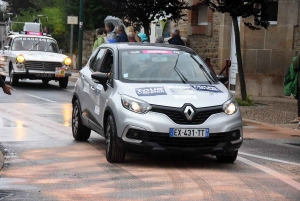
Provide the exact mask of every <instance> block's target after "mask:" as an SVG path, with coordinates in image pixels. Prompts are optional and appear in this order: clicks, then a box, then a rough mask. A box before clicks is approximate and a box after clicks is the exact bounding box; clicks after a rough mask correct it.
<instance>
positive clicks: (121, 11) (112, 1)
mask: <svg viewBox="0 0 300 201" xmlns="http://www.w3.org/2000/svg"><path fill="white" fill-rule="evenodd" d="M103 1H104V2H106V4H107V5H108V7H109V10H110V12H111V15H113V16H116V17H119V18H121V19H123V21H124V23H125V25H127V26H128V25H131V26H133V27H134V28H135V29H138V30H139V29H140V28H141V27H142V26H143V27H144V30H145V33H146V34H147V35H148V34H149V24H150V23H151V22H152V21H157V20H159V19H169V20H173V21H175V22H176V21H178V20H180V19H182V17H183V16H185V15H186V14H185V13H184V12H183V11H184V9H190V8H191V7H190V6H189V5H188V3H187V2H186V1H182V0H148V1H145V0H125V1H124V0H103Z"/></svg>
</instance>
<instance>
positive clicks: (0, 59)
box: [0, 31, 72, 88]
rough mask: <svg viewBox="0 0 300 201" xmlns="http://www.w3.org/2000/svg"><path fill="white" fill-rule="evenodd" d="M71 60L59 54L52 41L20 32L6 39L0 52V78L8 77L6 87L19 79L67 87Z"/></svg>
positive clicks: (16, 82) (34, 33) (54, 42)
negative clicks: (52, 81)
mask: <svg viewBox="0 0 300 201" xmlns="http://www.w3.org/2000/svg"><path fill="white" fill-rule="evenodd" d="M71 63H72V60H71V59H70V58H69V57H68V56H66V55H64V54H62V53H61V51H60V50H59V48H58V45H57V42H56V40H55V39H53V38H52V37H49V36H43V33H41V32H30V31H26V32H22V34H19V33H17V34H13V35H9V36H8V37H7V38H6V40H5V42H4V44H3V47H2V50H1V51H0V76H2V78H5V77H10V80H9V81H10V84H11V85H13V86H14V85H17V84H18V83H19V79H32V80H36V79H39V80H42V81H43V83H44V84H47V83H48V82H49V81H50V80H57V81H59V86H60V87H61V88H66V87H67V85H68V77H69V76H71V71H70V65H71Z"/></svg>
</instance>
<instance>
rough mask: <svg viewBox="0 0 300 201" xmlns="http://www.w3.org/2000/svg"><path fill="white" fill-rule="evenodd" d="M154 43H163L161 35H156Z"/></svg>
mask: <svg viewBox="0 0 300 201" xmlns="http://www.w3.org/2000/svg"><path fill="white" fill-rule="evenodd" d="M155 43H164V38H163V37H162V36H156V38H155Z"/></svg>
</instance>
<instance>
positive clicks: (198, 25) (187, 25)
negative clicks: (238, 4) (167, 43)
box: [173, 0, 300, 96]
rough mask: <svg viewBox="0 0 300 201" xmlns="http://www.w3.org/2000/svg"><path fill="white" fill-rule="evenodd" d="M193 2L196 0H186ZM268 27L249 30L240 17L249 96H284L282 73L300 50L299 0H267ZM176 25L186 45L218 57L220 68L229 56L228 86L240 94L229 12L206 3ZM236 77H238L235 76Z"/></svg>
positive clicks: (198, 51) (204, 54)
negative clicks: (223, 11)
mask: <svg viewBox="0 0 300 201" xmlns="http://www.w3.org/2000/svg"><path fill="white" fill-rule="evenodd" d="M186 1H188V2H189V4H190V5H195V4H197V3H198V0H186ZM268 4H269V9H268V12H269V16H270V18H269V20H270V22H271V24H270V26H269V27H268V29H267V30H265V29H264V28H262V29H261V30H255V31H254V30H251V29H249V28H248V27H246V26H245V25H244V22H251V23H252V24H254V20H253V18H247V19H240V37H241V51H242V59H243V67H244V73H245V79H246V86H247V93H248V94H249V95H252V96H283V80H284V75H285V74H286V72H287V69H288V67H289V65H290V63H291V59H292V57H293V56H295V55H296V53H297V51H299V50H300V28H299V23H300V3H299V1H298V0H279V1H276V0H270V1H269V2H268ZM187 14H188V15H187V16H186V18H185V20H187V21H184V20H181V21H179V22H178V23H177V24H174V25H173V26H178V27H179V28H180V30H181V35H182V36H183V37H186V38H187V45H188V46H189V47H191V48H193V49H194V50H195V51H196V52H197V53H198V54H199V55H200V56H202V57H203V58H207V57H211V58H218V59H213V60H215V63H214V64H215V65H214V66H215V67H216V68H217V69H221V68H222V67H223V66H224V65H225V62H224V59H231V61H232V66H231V68H230V90H232V91H235V92H236V95H239V94H240V87H239V81H238V74H237V64H236V56H235V42H234V40H233V39H234V33H233V28H232V20H231V17H230V16H229V15H228V14H219V13H213V12H211V10H209V9H207V7H206V6H198V7H197V9H195V10H191V11H188V12H187ZM236 78H237V79H236Z"/></svg>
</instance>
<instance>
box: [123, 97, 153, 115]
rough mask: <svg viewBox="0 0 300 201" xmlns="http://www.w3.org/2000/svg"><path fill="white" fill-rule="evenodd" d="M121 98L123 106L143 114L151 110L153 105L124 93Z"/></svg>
mask: <svg viewBox="0 0 300 201" xmlns="http://www.w3.org/2000/svg"><path fill="white" fill-rule="evenodd" d="M121 100H122V105H123V107H125V108H126V109H127V110H130V111H133V112H136V113H141V114H143V113H147V112H148V111H149V110H151V105H149V104H148V103H146V102H144V101H141V100H138V99H135V98H132V97H130V96H126V95H122V96H121Z"/></svg>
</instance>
